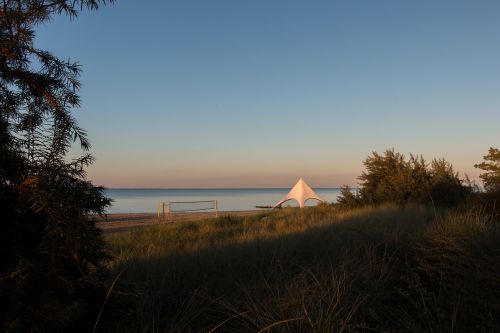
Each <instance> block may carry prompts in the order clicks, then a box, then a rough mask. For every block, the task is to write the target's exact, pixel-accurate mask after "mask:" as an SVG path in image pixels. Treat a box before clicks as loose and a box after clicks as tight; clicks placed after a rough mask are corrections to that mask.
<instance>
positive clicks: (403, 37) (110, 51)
mask: <svg viewBox="0 0 500 333" xmlns="http://www.w3.org/2000/svg"><path fill="white" fill-rule="evenodd" d="M499 18H500V1H494V0H479V1H461V0H447V1H444V0H424V1H421V0H419V1H417V0H414V1H400V0H392V1H385V0H377V1H361V0H355V1H306V0H303V1H292V0H276V1H269V0H265V1H264V0H254V1H250V0H247V1H243V0H241V1H239V0H238V1H235V0H224V1H223V0H211V1H207V0H197V1H194V0H192V1H190V0H183V1H181V0H178V1H153V0H151V1H131V0H128V1H127V0H118V2H117V3H115V4H113V5H107V6H105V7H102V8H101V9H99V10H98V11H95V12H85V13H82V14H81V15H80V16H79V17H78V18H77V19H76V20H74V21H70V20H69V19H68V18H64V17H59V18H57V19H55V20H53V21H52V22H50V23H48V24H46V25H44V26H41V27H40V28H39V29H38V36H37V43H36V45H37V46H38V47H40V48H43V49H47V50H49V51H51V52H53V53H54V54H55V55H57V56H59V57H61V58H71V59H72V60H77V61H79V62H80V63H81V65H82V69H83V73H82V77H81V82H82V84H83V86H82V89H81V91H80V94H81V97H82V107H81V108H80V109H78V110H75V115H76V117H77V119H78V120H79V124H80V126H81V127H83V128H85V129H86V130H87V132H88V134H89V137H90V140H91V143H92V145H93V147H92V153H93V154H94V156H95V157H96V159H97V160H96V162H95V163H94V164H93V165H92V166H91V167H90V168H89V174H88V176H89V179H91V180H92V181H93V182H94V183H95V184H98V185H105V186H108V187H142V188H144V187H171V188H183V187H190V188H197V187H199V188H201V187H289V186H292V185H293V184H294V183H295V181H296V180H297V179H298V178H300V177H302V178H304V179H305V180H306V181H307V182H308V183H309V184H310V185H311V186H313V187H338V186H340V185H342V184H350V185H355V184H356V183H357V181H356V177H357V176H358V175H359V174H360V173H361V171H362V170H363V165H362V161H363V160H364V159H365V158H366V157H367V156H368V155H369V154H370V153H371V152H372V151H378V152H383V151H384V150H386V149H389V148H394V149H395V150H396V151H398V152H401V153H404V154H408V153H414V154H423V156H424V158H425V159H426V160H428V161H430V160H431V159H432V158H441V157H443V158H445V159H447V160H448V161H450V162H452V163H453V165H454V167H455V169H456V170H457V171H459V172H460V175H461V176H463V175H464V173H467V174H468V175H469V176H471V177H472V178H473V179H476V178H477V175H478V174H479V171H478V170H476V169H474V167H473V165H474V163H478V162H480V161H481V159H482V156H483V155H485V154H486V153H487V150H488V148H489V147H491V146H495V147H499V146H500V130H499V124H500V19H499Z"/></svg>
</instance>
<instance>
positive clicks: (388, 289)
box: [98, 206, 500, 332]
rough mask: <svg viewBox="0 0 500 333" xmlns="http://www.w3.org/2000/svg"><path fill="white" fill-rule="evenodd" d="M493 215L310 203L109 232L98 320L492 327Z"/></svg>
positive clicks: (223, 326)
mask: <svg viewBox="0 0 500 333" xmlns="http://www.w3.org/2000/svg"><path fill="white" fill-rule="evenodd" d="M498 222H499V221H498V220H497V218H495V217H493V216H490V215H488V214H486V213H485V212H481V211H477V210H476V211H469V212H458V211H435V210H433V209H429V208H424V207H411V208H406V209H404V210H403V209H400V208H398V207H395V206H384V207H378V208H364V209H359V210H353V211H338V210H337V209H336V208H335V207H332V206H320V207H314V208H307V209H302V210H301V209H292V208H290V209H283V210H281V211H275V212H271V213H263V214H262V215H259V216H252V217H242V218H234V217H231V216H225V217H221V218H219V219H216V220H205V221H198V222H186V223H180V224H175V225H161V226H155V227H150V228H144V229H142V230H140V231H135V232H133V233H129V234H117V235H113V236H111V237H110V238H109V240H108V241H109V244H110V247H111V249H112V252H113V254H114V256H115V259H114V261H113V263H112V264H111V266H110V269H111V272H112V275H113V276H112V278H113V277H116V276H119V279H118V283H117V285H116V286H115V289H114V291H113V293H112V296H111V298H110V299H109V300H108V302H107V303H106V305H105V307H104V311H103V315H102V317H101V319H100V322H99V323H98V324H99V325H98V328H99V330H101V331H120V332H199V331H201V332H211V331H213V332H227V331H237V332H259V331H262V332H265V331H272V332H350V331H365V330H366V331H408V332H442V331H456V332H460V331H471V332H473V331H474V332H477V331H499V330H500V224H499V223H498ZM112 278H111V279H112Z"/></svg>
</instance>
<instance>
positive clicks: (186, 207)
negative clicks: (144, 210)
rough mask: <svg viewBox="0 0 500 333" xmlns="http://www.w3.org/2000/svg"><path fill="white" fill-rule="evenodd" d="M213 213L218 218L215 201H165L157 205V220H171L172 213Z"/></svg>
mask: <svg viewBox="0 0 500 333" xmlns="http://www.w3.org/2000/svg"><path fill="white" fill-rule="evenodd" d="M204 211H213V212H214V213H215V217H217V216H218V214H219V212H218V207H217V200H198V201H165V202H160V203H159V204H158V209H157V214H158V220H165V219H172V217H173V214H174V213H190V212H204Z"/></svg>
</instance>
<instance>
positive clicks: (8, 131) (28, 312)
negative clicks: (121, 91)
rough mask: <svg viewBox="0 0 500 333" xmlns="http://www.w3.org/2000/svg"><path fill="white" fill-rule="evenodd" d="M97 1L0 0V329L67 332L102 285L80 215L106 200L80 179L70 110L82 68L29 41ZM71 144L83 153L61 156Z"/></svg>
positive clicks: (99, 262)
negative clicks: (49, 24)
mask: <svg viewBox="0 0 500 333" xmlns="http://www.w3.org/2000/svg"><path fill="white" fill-rule="evenodd" d="M104 2H105V1H104V0H3V1H2V3H1V4H0V211H1V214H2V218H1V221H2V222H1V224H2V232H1V233H0V252H1V253H2V260H1V261H0V300H1V302H0V331H23V332H36V331H63V330H64V331H66V330H68V325H70V324H71V323H74V322H75V321H76V320H78V318H82V316H83V315H85V314H86V313H88V310H89V306H90V305H91V304H92V301H93V300H92V297H95V296H96V295H97V293H98V290H99V288H100V280H99V275H98V274H99V271H100V270H101V269H102V267H103V263H104V262H105V260H106V259H107V258H108V256H107V254H106V252H105V250H104V244H103V241H102V238H101V235H100V231H99V230H98V229H97V228H96V226H95V223H94V221H93V220H91V219H89V218H88V215H89V214H91V213H99V214H100V213H102V212H103V210H104V208H105V207H106V206H107V205H109V203H110V201H109V199H107V198H105V197H104V195H103V189H102V188H100V187H95V186H93V185H92V183H90V182H88V181H87V180H86V179H85V171H84V168H85V166H87V165H88V164H89V163H91V162H92V160H93V159H92V156H91V155H90V154H89V153H88V149H89V147H90V145H89V142H88V140H87V137H86V134H85V132H84V131H83V130H82V129H81V128H80V127H78V125H77V122H76V120H75V118H74V117H73V116H72V114H71V110H72V108H74V107H78V106H79V104H80V99H79V96H78V94H77V92H78V89H79V87H80V83H79V81H78V77H79V74H80V68H79V66H78V64H77V63H74V62H71V61H64V60H61V59H59V58H57V57H55V56H54V55H52V54H51V53H49V52H47V51H45V50H41V49H38V48H35V47H34V38H35V27H36V26H37V25H39V24H41V23H43V22H47V21H50V20H51V19H52V18H53V16H54V15H57V14H61V13H64V14H67V15H69V16H71V17H75V16H77V14H78V12H79V10H81V9H84V8H88V9H96V8H97V6H98V4H100V3H104ZM74 141H77V142H78V143H79V144H80V146H81V148H82V149H83V155H82V156H81V157H79V158H77V159H75V160H72V161H68V160H67V159H66V153H67V152H68V150H69V149H70V148H71V145H72V144H73V142H74ZM81 329H83V330H85V327H81ZM71 330H73V331H74V328H73V329H71Z"/></svg>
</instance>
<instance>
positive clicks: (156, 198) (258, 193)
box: [106, 188, 340, 213]
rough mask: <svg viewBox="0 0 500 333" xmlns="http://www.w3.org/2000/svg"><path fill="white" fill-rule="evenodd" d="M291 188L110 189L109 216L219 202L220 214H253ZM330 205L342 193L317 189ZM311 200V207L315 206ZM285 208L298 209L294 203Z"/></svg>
mask: <svg viewBox="0 0 500 333" xmlns="http://www.w3.org/2000/svg"><path fill="white" fill-rule="evenodd" d="M288 191H290V189H289V188H265V189H107V190H106V195H107V196H108V197H110V198H112V199H113V200H114V202H113V206H111V207H110V208H109V209H108V210H107V213H147V212H150V213H155V212H156V207H157V205H158V204H159V203H160V202H162V201H195V200H217V203H218V206H219V210H221V211H230V210H250V209H255V206H268V205H274V204H276V203H277V202H278V201H279V200H280V199H281V198H283V197H284V196H285V195H286V194H287V193H288ZM315 191H316V193H318V195H319V196H321V197H322V198H323V199H325V200H326V201H327V202H333V201H335V199H336V198H337V196H338V194H339V193H340V189H338V188H320V189H315ZM316 203H317V201H316V200H309V201H308V202H307V205H315V204H316ZM285 205H290V206H296V205H297V204H296V203H295V202H294V201H288V202H287V203H286V204H285Z"/></svg>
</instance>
